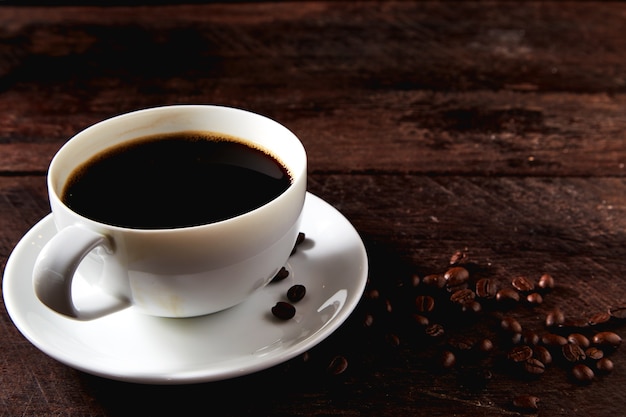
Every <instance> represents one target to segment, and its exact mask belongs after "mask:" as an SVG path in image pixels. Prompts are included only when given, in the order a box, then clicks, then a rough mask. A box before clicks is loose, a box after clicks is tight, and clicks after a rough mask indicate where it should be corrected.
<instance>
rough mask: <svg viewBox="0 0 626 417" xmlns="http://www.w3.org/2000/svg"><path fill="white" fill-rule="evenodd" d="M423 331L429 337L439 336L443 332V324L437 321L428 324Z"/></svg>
mask: <svg viewBox="0 0 626 417" xmlns="http://www.w3.org/2000/svg"><path fill="white" fill-rule="evenodd" d="M424 332H425V333H426V334H427V335H428V336H430V337H441V336H443V335H444V333H445V331H444V328H443V326H442V325H441V324H438V323H433V324H429V325H428V326H426V328H425V329H424Z"/></svg>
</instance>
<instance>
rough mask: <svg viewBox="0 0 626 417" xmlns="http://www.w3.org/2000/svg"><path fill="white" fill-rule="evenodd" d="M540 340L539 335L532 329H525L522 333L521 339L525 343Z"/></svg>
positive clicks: (530, 343)
mask: <svg viewBox="0 0 626 417" xmlns="http://www.w3.org/2000/svg"><path fill="white" fill-rule="evenodd" d="M540 340H541V338H540V337H539V335H538V334H537V333H535V332H533V331H525V332H524V333H523V334H522V341H523V342H524V343H526V344H527V345H536V344H537V343H539V341H540Z"/></svg>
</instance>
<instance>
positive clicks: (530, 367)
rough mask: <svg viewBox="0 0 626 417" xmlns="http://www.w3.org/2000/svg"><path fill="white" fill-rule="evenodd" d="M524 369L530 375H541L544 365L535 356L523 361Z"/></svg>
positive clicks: (544, 369)
mask: <svg viewBox="0 0 626 417" xmlns="http://www.w3.org/2000/svg"><path fill="white" fill-rule="evenodd" d="M524 370H525V371H526V372H527V373H528V374H530V375H541V374H543V373H544V372H545V371H546V365H545V364H544V363H543V362H541V361H540V360H539V359H536V358H528V359H527V360H526V361H525V362H524Z"/></svg>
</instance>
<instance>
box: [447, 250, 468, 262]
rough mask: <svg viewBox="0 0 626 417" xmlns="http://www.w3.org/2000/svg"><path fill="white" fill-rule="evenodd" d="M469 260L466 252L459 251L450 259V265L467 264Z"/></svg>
mask: <svg viewBox="0 0 626 417" xmlns="http://www.w3.org/2000/svg"><path fill="white" fill-rule="evenodd" d="M468 258H469V257H468V256H467V253H466V252H463V251H460V250H458V251H456V252H454V253H453V254H452V256H451V257H450V265H459V264H464V263H465V262H467V260H468Z"/></svg>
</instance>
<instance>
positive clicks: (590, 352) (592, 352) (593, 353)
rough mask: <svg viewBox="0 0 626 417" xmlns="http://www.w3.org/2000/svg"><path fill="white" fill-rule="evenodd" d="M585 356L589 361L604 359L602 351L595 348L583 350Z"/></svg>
mask: <svg viewBox="0 0 626 417" xmlns="http://www.w3.org/2000/svg"><path fill="white" fill-rule="evenodd" d="M585 355H587V357H588V358H589V359H593V360H596V361H597V360H600V359H602V358H603V357H604V351H603V350H602V349H598V348H597V347H593V346H592V347H590V348H588V349H587V350H585Z"/></svg>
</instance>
